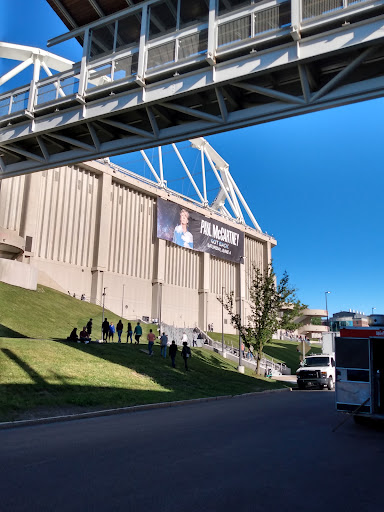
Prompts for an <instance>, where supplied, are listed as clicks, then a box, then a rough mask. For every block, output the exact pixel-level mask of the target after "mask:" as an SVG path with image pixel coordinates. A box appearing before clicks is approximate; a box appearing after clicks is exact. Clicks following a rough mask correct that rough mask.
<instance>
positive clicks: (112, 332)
mask: <svg viewBox="0 0 384 512" xmlns="http://www.w3.org/2000/svg"><path fill="white" fill-rule="evenodd" d="M115 332H116V327H115V326H114V325H113V322H111V325H110V326H109V334H108V336H109V339H111V338H112V341H113V336H114V334H115Z"/></svg>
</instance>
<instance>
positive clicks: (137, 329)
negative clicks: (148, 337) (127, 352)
mask: <svg viewBox="0 0 384 512" xmlns="http://www.w3.org/2000/svg"><path fill="white" fill-rule="evenodd" d="M142 334H143V329H142V327H141V325H140V322H137V325H136V327H135V330H134V335H135V344H137V345H138V344H139V343H140V337H141V335H142Z"/></svg>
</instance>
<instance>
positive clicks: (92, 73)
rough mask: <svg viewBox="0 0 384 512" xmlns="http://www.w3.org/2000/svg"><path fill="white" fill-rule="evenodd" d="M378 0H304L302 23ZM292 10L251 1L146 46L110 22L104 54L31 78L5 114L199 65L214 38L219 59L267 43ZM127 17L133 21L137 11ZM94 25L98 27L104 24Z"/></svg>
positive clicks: (5, 98)
mask: <svg viewBox="0 0 384 512" xmlns="http://www.w3.org/2000/svg"><path fill="white" fill-rule="evenodd" d="M293 2H295V5H296V7H297V6H298V0H292V3H293ZM150 3H151V2H150ZM152 3H153V2H152ZM373 3H374V0H301V11H302V15H301V18H300V19H299V20H298V23H299V25H300V24H301V22H304V21H306V23H307V24H308V23H309V20H311V19H312V18H318V20H317V21H316V23H319V24H320V23H321V24H322V23H324V24H326V23H327V22H329V21H332V16H334V13H335V12H338V11H340V10H347V9H348V8H351V7H352V8H355V7H356V4H361V5H364V4H365V5H366V8H367V9H368V8H369V7H370V5H371V4H373ZM148 5H149V4H148ZM145 8H148V9H149V7H148V6H147V7H146V6H145V5H144V3H143V7H142V9H145ZM134 9H135V13H136V14H135V15H137V12H139V10H138V9H139V8H138V7H137V6H134ZM143 12H144V11H143ZM291 14H292V11H291V1H281V0H276V2H275V4H274V5H272V6H271V7H268V8H265V7H263V6H262V5H259V4H258V3H256V4H255V3H251V2H250V3H249V4H248V5H247V4H246V5H244V6H242V7H241V8H240V9H237V10H233V11H230V12H227V13H225V14H222V15H221V16H217V15H216V17H215V18H214V22H213V23H212V22H211V21H210V22H207V21H204V22H200V23H198V24H195V25H194V26H189V27H186V28H183V29H180V30H176V31H174V32H171V33H170V32H168V33H167V34H165V35H163V36H156V37H155V38H151V37H148V33H147V34H146V38H144V39H145V44H141V43H140V41H138V40H136V41H132V42H130V41H128V43H127V44H125V45H124V44H123V42H124V41H120V43H121V44H120V43H119V42H118V39H119V38H120V39H121V38H122V36H123V35H124V31H123V29H122V31H120V32H116V34H117V35H116V36H113V34H112V32H111V30H109V32H108V30H107V28H106V27H107V25H106V26H105V27H104V28H103V26H101V28H97V30H101V31H102V32H103V33H104V34H107V33H109V34H110V39H111V40H110V42H109V44H108V46H107V47H106V48H105V49H103V48H100V51H102V50H103V51H102V53H99V54H97V55H95V56H94V55H92V56H91V55H90V53H89V57H88V58H84V59H83V61H82V62H81V63H77V64H75V65H74V66H73V67H72V68H71V69H70V70H68V71H65V72H62V73H58V74H55V75H53V76H49V77H47V78H44V79H41V80H39V81H37V82H36V83H33V81H32V82H31V85H30V86H25V87H23V88H19V89H17V90H14V91H11V92H9V93H6V94H4V95H2V96H0V117H7V116H10V117H12V116H14V115H18V114H19V113H23V112H24V111H27V113H28V112H29V113H31V112H33V111H34V110H38V109H39V108H44V106H46V105H49V104H56V103H58V104H60V103H65V102H68V101H71V100H74V99H76V97H77V96H78V95H79V96H80V97H82V96H86V95H90V96H91V95H92V94H93V93H95V92H97V91H99V90H102V89H103V88H112V87H114V86H115V85H117V84H124V85H125V86H126V85H127V84H129V83H130V82H132V83H134V81H135V80H143V79H145V78H146V77H151V78H152V77H155V76H156V75H157V74H160V73H163V72H164V70H172V69H176V71H177V70H178V69H179V68H181V67H182V66H189V65H191V64H196V62H198V61H200V60H205V58H206V57H207V55H208V54H207V52H208V46H209V44H210V43H209V41H210V38H211V44H212V45H213V48H211V49H212V51H213V57H214V56H215V54H217V56H220V55H223V54H224V53H225V54H227V53H230V52H233V51H238V50H239V49H241V48H243V47H244V48H246V47H247V46H249V45H253V44H257V40H258V38H259V39H260V36H263V37H262V40H263V41H264V42H265V40H268V38H269V37H270V38H271V39H273V38H276V37H279V36H284V35H286V34H287V33H289V29H287V27H290V25H291ZM116 16H117V17H118V18H119V19H118V21H116V23H118V24H119V23H122V22H123V21H124V19H125V18H122V19H121V17H119V14H118V13H117V15H116ZM126 16H127V19H128V17H129V16H133V15H132V14H130V15H129V16H128V15H126ZM95 23H96V24H97V27H99V25H100V23H99V22H95ZM304 25H305V23H304ZM304 25H303V26H304ZM122 26H123V25H122ZM111 27H112V25H111ZM111 27H110V28H111ZM143 27H144V25H143V26H142V30H144V28H143ZM299 28H300V27H299ZM102 29H103V30H102ZM78 30H82V29H78ZM88 30H89V32H90V33H91V34H92V33H93V32H92V30H93V29H92V28H90V29H88V28H84V29H83V32H82V33H81V35H80V36H79V35H77V36H76V37H80V39H83V40H84V43H85V44H86V45H88V46H87V47H86V48H85V50H87V48H88V50H89V52H90V48H91V42H92V35H91V36H90V37H89V38H88V37H86V36H87V34H88V32H87V31H88ZM146 30H147V31H148V29H146ZM287 30H288V32H287ZM74 32H76V31H74ZM100 33H101V32H100ZM119 34H120V35H119ZM212 34H213V37H212ZM269 34H270V35H269ZM68 37H72V36H71V35H70V36H68ZM73 37H74V36H73ZM114 37H115V39H114ZM87 41H88V43H87ZM212 41H213V43H212ZM86 53H87V52H86V51H85V54H86ZM140 62H142V63H143V64H142V66H143V67H142V69H141V72H142V73H143V76H140V77H139V76H138V73H139V67H140ZM176 66H177V67H176ZM82 78H83V79H82Z"/></svg>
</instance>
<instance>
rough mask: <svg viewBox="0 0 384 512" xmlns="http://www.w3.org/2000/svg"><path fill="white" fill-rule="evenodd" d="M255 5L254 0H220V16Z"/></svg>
mask: <svg viewBox="0 0 384 512" xmlns="http://www.w3.org/2000/svg"><path fill="white" fill-rule="evenodd" d="M259 1H260V0H259ZM254 3H255V1H254V0H219V16H221V14H225V13H228V12H230V11H234V10H235V9H240V7H245V6H246V5H252V4H254Z"/></svg>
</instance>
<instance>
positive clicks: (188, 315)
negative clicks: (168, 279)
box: [161, 284, 199, 327]
mask: <svg viewBox="0 0 384 512" xmlns="http://www.w3.org/2000/svg"><path fill="white" fill-rule="evenodd" d="M161 313H162V314H161V318H162V321H163V322H165V323H168V324H171V325H172V324H174V325H176V326H178V327H196V326H197V325H198V324H199V294H198V293H197V291H196V290H188V289H187V288H181V287H178V286H172V285H168V284H164V285H163V300H162V305H161Z"/></svg>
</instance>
